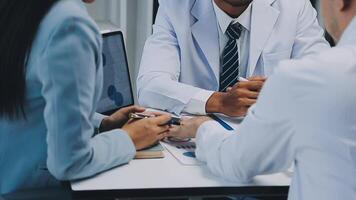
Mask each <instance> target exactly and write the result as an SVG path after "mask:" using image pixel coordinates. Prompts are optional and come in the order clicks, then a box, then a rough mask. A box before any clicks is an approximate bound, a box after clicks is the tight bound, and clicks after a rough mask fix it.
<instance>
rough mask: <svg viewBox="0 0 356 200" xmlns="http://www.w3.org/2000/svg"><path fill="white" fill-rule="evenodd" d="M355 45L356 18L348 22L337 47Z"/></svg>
mask: <svg viewBox="0 0 356 200" xmlns="http://www.w3.org/2000/svg"><path fill="white" fill-rule="evenodd" d="M347 44H352V45H356V17H354V18H353V20H352V21H351V22H350V24H349V25H348V27H347V28H346V30H345V32H344V33H343V34H342V37H341V39H340V41H339V43H338V46H339V45H347Z"/></svg>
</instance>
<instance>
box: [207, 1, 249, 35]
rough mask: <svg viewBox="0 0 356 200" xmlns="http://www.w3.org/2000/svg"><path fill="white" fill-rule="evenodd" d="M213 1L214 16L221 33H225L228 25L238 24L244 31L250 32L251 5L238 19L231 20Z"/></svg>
mask: <svg viewBox="0 0 356 200" xmlns="http://www.w3.org/2000/svg"><path fill="white" fill-rule="evenodd" d="M212 1H213V5H214V11H215V15H216V18H217V21H218V24H219V26H220V29H221V31H222V32H223V33H225V32H226V30H227V28H228V27H229V25H230V24H231V22H232V23H234V24H235V23H239V24H240V25H241V26H243V27H244V29H246V30H248V31H250V30H251V13H252V3H251V4H250V5H249V6H248V8H247V9H246V10H245V12H243V13H242V14H241V15H240V16H239V17H238V18H232V17H230V16H229V15H228V14H226V13H225V12H224V11H223V10H221V9H220V8H219V6H217V5H216V3H215V1H214V0H212Z"/></svg>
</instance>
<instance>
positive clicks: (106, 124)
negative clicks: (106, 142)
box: [100, 106, 146, 132]
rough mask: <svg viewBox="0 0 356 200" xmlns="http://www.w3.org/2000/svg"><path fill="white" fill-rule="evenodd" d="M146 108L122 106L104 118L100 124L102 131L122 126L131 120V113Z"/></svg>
mask: <svg viewBox="0 0 356 200" xmlns="http://www.w3.org/2000/svg"><path fill="white" fill-rule="evenodd" d="M145 110H146V109H145V108H143V107H140V106H130V107H126V108H122V109H120V110H118V111H116V112H115V113H114V114H112V115H111V116H109V117H107V118H105V119H104V120H103V122H102V123H101V126H100V132H105V131H110V130H113V129H118V128H122V127H123V126H124V125H125V124H126V123H127V122H128V121H129V115H130V113H142V112H144V111H145Z"/></svg>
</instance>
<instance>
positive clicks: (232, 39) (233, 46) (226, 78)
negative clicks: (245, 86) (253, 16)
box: [219, 23, 242, 92]
mask: <svg viewBox="0 0 356 200" xmlns="http://www.w3.org/2000/svg"><path fill="white" fill-rule="evenodd" d="M241 31H242V28H241V25H240V24H238V23H235V24H233V23H231V24H230V25H229V27H228V28H227V30H226V33H225V34H226V35H227V37H228V38H229V41H228V42H227V44H226V46H225V48H224V51H223V55H222V56H223V57H222V59H221V60H222V70H221V73H220V87H219V91H220V92H225V91H226V89H227V88H228V87H232V86H234V85H235V84H236V83H237V82H238V80H239V66H240V63H239V49H238V45H237V40H238V39H239V38H240V36H241Z"/></svg>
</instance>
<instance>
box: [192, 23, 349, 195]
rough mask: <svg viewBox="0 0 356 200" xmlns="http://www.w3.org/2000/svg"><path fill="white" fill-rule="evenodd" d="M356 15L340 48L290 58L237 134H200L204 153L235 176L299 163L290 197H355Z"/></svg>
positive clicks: (222, 172)
mask: <svg viewBox="0 0 356 200" xmlns="http://www.w3.org/2000/svg"><path fill="white" fill-rule="evenodd" d="M355 33H356V17H355V18H354V20H353V22H352V23H351V24H350V25H349V27H348V29H347V30H346V32H345V33H344V35H343V36H342V39H341V41H340V43H339V44H338V46H337V47H336V48H333V49H329V50H326V51H324V52H322V53H320V54H319V55H316V56H309V57H306V58H304V59H301V60H291V61H283V62H281V63H280V65H279V66H278V67H277V68H276V71H275V74H274V75H272V76H271V77H270V78H269V80H268V81H267V82H266V84H265V86H264V88H263V90H262V92H261V94H260V98H259V100H258V102H257V103H256V105H255V106H253V107H252V108H251V109H250V110H249V113H248V116H247V117H246V118H245V120H244V121H243V122H242V124H241V125H240V127H239V129H238V130H237V131H235V132H229V131H226V130H224V129H223V128H222V127H221V126H220V125H219V124H218V123H217V122H214V121H209V122H206V123H204V124H203V125H202V126H201V127H200V128H199V130H198V133H197V138H196V142H197V151H196V155H197V158H198V159H199V160H201V161H203V162H206V163H207V165H208V167H209V169H210V170H211V171H212V172H213V173H215V174H217V175H219V176H222V177H224V178H226V179H229V180H232V181H237V180H239V181H249V180H250V179H251V178H252V177H254V176H256V175H260V174H270V173H276V172H281V171H285V170H286V169H287V168H288V167H289V166H290V165H291V164H292V163H294V164H295V170H294V175H293V180H292V184H291V186H290V190H289V199H290V200H316V199H322V200H335V199H355V197H356V178H355V175H356V101H355V100H356V93H355V92H353V87H352V86H355V85H356V57H355V55H356V34H355Z"/></svg>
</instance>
